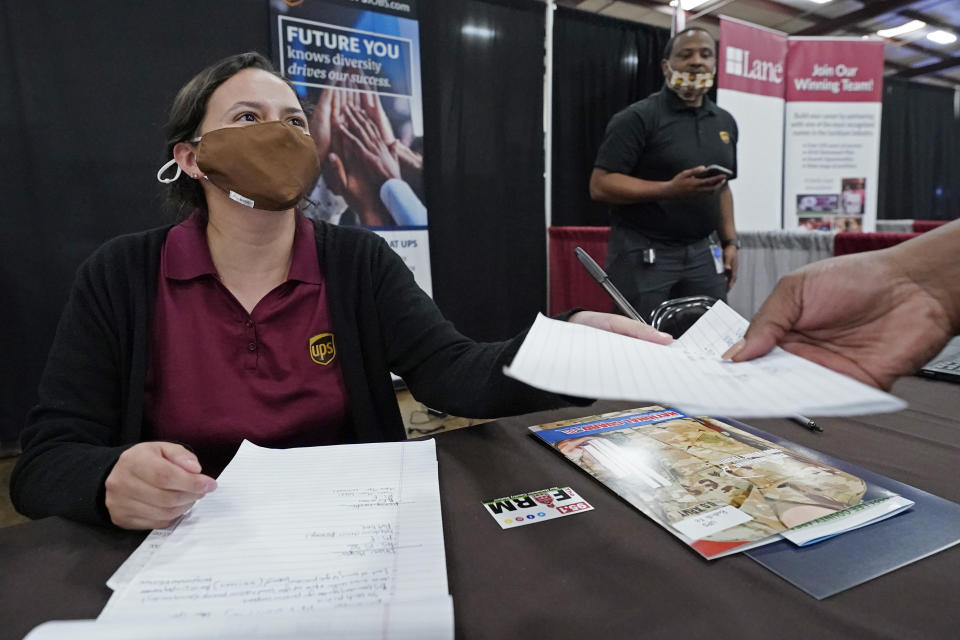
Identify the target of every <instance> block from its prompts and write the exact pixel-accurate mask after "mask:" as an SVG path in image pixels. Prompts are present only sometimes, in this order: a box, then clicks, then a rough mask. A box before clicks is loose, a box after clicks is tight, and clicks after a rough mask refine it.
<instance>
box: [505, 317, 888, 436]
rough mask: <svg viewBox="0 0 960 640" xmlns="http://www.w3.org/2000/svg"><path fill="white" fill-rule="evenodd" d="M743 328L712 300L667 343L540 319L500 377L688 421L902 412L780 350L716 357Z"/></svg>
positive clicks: (878, 395)
mask: <svg viewBox="0 0 960 640" xmlns="http://www.w3.org/2000/svg"><path fill="white" fill-rule="evenodd" d="M748 324H749V323H748V322H747V321H746V320H745V319H744V318H742V317H741V316H740V315H739V314H737V313H736V312H735V311H734V310H733V309H731V308H730V307H728V306H727V305H725V304H724V303H723V302H719V301H718V302H717V303H716V304H715V305H714V306H713V307H712V308H711V309H710V310H709V311H708V312H707V313H705V314H704V315H703V316H701V318H700V319H699V320H698V321H697V322H696V324H694V326H693V327H691V328H690V329H689V330H688V331H687V333H685V334H684V336H683V337H682V338H681V339H680V340H678V341H676V342H674V343H673V344H671V345H669V346H663V345H657V344H653V343H650V342H644V341H642V340H636V339H634V338H628V337H626V336H621V335H616V334H613V333H610V332H608V331H601V330H599V329H594V328H592V327H585V326H583V325H578V324H572V323H569V322H560V321H558V320H551V319H549V318H546V317H544V316H542V315H541V316H538V317H537V319H536V321H535V322H534V324H533V327H532V328H531V329H530V331H529V332H528V333H527V337H526V338H525V340H524V342H523V344H522V345H521V346H520V349H519V351H518V352H517V355H516V357H515V358H514V359H513V362H512V363H511V364H510V366H509V367H505V368H504V372H505V373H506V374H507V375H508V376H511V377H513V378H516V379H517V380H520V381H521V382H525V383H527V384H529V385H530V386H532V387H537V388H539V389H544V390H546V391H553V392H554V393H563V394H567V395H572V396H580V397H586V398H598V399H601V398H602V399H607V400H629V401H644V402H655V403H658V404H663V405H667V406H671V407H675V408H677V409H680V410H681V411H684V412H685V413H688V414H691V415H718V416H731V417H755V418H763V417H780V416H791V415H795V414H803V415H806V416H841V415H860V414H865V413H883V412H886V411H899V410H900V409H903V408H905V407H906V406H907V405H906V403H905V402H904V401H903V400H900V399H899V398H896V397H895V396H892V395H890V394H888V393H884V392H883V391H880V390H878V389H875V388H873V387H870V386H867V385H865V384H862V383H860V382H857V381H856V380H854V379H852V378H848V377H847V376H844V375H842V374H839V373H836V372H835V371H832V370H830V369H827V368H825V367H821V366H820V365H818V364H815V363H813V362H810V361H809V360H804V359H803V358H800V357H798V356H795V355H793V354H791V353H788V352H786V351H784V350H783V349H780V348H779V347H777V348H774V349H773V351H771V352H770V353H768V354H767V355H765V356H763V357H761V358H757V359H756V360H752V361H750V362H741V363H732V362H724V361H723V360H721V359H720V355H721V354H723V353H724V352H725V351H726V350H727V348H729V347H730V346H731V345H732V344H733V343H735V342H736V341H737V340H739V339H740V338H741V337H742V336H743V334H744V332H745V331H746V329H747V326H748Z"/></svg>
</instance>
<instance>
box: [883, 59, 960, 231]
mask: <svg viewBox="0 0 960 640" xmlns="http://www.w3.org/2000/svg"><path fill="white" fill-rule="evenodd" d="M957 100H958V98H957V94H956V92H955V91H954V90H953V89H949V88H946V87H936V86H931V85H924V84H919V83H916V82H907V81H904V80H895V79H891V78H885V79H884V81H883V112H882V115H881V119H880V120H881V124H880V178H879V180H880V182H879V194H878V198H879V202H878V209H877V217H878V218H880V219H882V220H896V219H900V218H914V219H917V220H953V219H954V218H957V217H960V113H958V107H957Z"/></svg>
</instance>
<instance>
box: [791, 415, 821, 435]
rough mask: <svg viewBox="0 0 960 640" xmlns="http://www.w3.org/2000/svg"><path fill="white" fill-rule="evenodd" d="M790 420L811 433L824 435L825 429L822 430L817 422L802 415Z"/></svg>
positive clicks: (794, 416)
mask: <svg viewBox="0 0 960 640" xmlns="http://www.w3.org/2000/svg"><path fill="white" fill-rule="evenodd" d="M790 419H791V420H793V421H794V422H796V423H797V424H799V425H800V426H801V427H806V428H807V429H809V430H810V431H819V432H821V433H823V429H821V428H820V426H819V425H818V424H817V423H816V422H814V421H813V420H811V419H810V418H808V417H806V416H802V415H800V414H799V413H798V414H796V415H792V416H790Z"/></svg>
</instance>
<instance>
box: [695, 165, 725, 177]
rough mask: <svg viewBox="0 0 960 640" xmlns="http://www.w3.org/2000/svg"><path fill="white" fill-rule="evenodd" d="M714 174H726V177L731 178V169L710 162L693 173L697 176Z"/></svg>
mask: <svg viewBox="0 0 960 640" xmlns="http://www.w3.org/2000/svg"><path fill="white" fill-rule="evenodd" d="M715 176H726V177H727V178H732V177H733V171H730V169H727V168H726V167H721V166H720V165H718V164H711V165H710V166H708V167H706V168H705V169H704V170H703V171H701V172H700V173H697V174H695V177H697V178H713V177H715Z"/></svg>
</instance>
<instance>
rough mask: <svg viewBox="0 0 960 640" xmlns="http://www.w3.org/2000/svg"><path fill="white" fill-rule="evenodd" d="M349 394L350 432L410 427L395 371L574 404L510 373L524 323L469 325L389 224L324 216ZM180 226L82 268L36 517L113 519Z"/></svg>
mask: <svg viewBox="0 0 960 640" xmlns="http://www.w3.org/2000/svg"><path fill="white" fill-rule="evenodd" d="M314 227H315V235H316V240H317V254H318V256H319V261H320V267H321V270H322V272H323V274H324V277H325V280H326V283H327V286H328V293H327V295H328V303H329V305H330V315H331V322H332V325H333V332H334V335H335V336H336V341H337V352H338V356H339V358H340V366H341V368H342V371H343V377H344V382H345V385H346V391H347V400H348V404H349V414H348V415H349V428H348V429H347V433H348V434H349V436H348V438H349V441H353V442H383V441H396V440H403V439H404V438H405V432H404V428H403V422H402V420H401V418H400V412H399V410H398V408H397V401H396V395H395V392H394V389H393V384H392V381H391V378H390V374H389V372H390V371H391V370H392V371H393V372H395V373H396V374H397V375H399V376H401V377H402V378H403V379H404V381H405V382H406V383H407V385H408V386H409V388H410V390H411V392H412V393H413V395H414V396H415V397H416V398H417V400H419V401H420V402H423V403H425V404H427V405H428V406H430V407H433V408H436V409H441V410H443V411H447V412H449V413H452V414H454V415H461V416H470V417H494V416H501V415H514V414H519V413H526V412H529V411H534V410H538V409H546V408H551V407H554V406H559V405H562V404H565V403H566V402H565V400H564V399H562V398H560V397H559V396H556V395H553V394H549V393H545V392H540V391H537V390H535V389H531V388H530V387H528V386H526V385H523V384H521V383H518V382H516V381H514V380H511V379H509V378H506V377H505V376H504V375H503V373H502V368H503V366H504V365H505V364H508V363H509V362H510V360H511V359H512V358H513V355H514V354H515V353H516V351H517V349H518V348H519V346H520V343H521V342H522V339H523V334H521V335H519V336H517V337H515V338H513V339H511V340H508V341H506V342H499V343H477V342H473V341H472V340H470V339H468V338H466V337H464V336H463V335H462V334H460V333H459V332H458V331H457V330H456V329H455V328H454V327H453V325H452V324H451V323H450V322H448V321H447V320H445V319H444V318H443V316H442V315H441V314H440V311H439V310H438V309H437V307H436V305H435V304H434V303H433V301H432V300H431V299H430V297H429V296H427V295H426V294H425V293H424V292H423V290H421V289H420V287H419V286H418V285H417V284H416V282H415V281H414V279H413V274H411V273H410V270H409V269H407V267H406V265H404V264H403V261H402V260H401V259H400V258H399V257H398V256H397V255H396V253H394V252H393V251H392V250H391V249H390V248H389V247H388V246H387V244H386V242H384V241H383V240H382V239H381V238H380V237H379V236H377V235H376V234H373V233H371V232H369V231H365V230H363V229H356V228H349V227H338V226H334V225H329V224H325V223H319V222H318V223H315V224H314ZM169 229H170V227H169V226H166V227H162V228H158V229H153V230H150V231H145V232H142V233H136V234H132V235H126V236H121V237H119V238H115V239H113V240H111V241H109V242H107V243H106V244H104V245H103V246H102V247H100V248H99V249H98V250H97V251H96V252H94V254H93V255H92V256H90V257H89V258H88V259H87V260H86V261H85V262H84V263H83V264H82V265H81V266H80V268H79V270H78V272H77V276H76V280H75V281H74V284H73V289H72V291H71V292H70V297H69V300H68V301H67V305H66V308H65V309H64V312H63V315H62V316H61V318H60V323H59V325H58V327H57V333H56V337H55V338H54V342H53V346H52V347H51V350H50V355H49V357H48V359H47V364H46V368H45V369H44V372H43V377H42V379H41V382H40V388H39V404H38V405H37V406H36V407H34V409H33V410H32V411H31V412H30V415H29V416H28V418H27V426H26V427H25V429H24V431H23V433H22V435H21V439H22V446H23V454H22V455H21V456H20V459H19V460H18V461H17V465H16V467H15V468H14V471H13V475H12V477H11V483H10V496H11V498H12V500H13V504H14V506H15V507H16V508H17V510H18V511H20V512H21V513H23V514H25V515H27V516H30V517H32V518H39V517H44V516H49V515H59V516H64V517H67V518H71V519H74V520H80V521H84V522H91V523H109V522H110V520H109V515H108V514H107V512H106V507H105V506H104V491H105V489H104V481H105V480H106V477H107V475H108V474H109V473H110V471H111V469H112V468H113V465H114V463H115V462H116V461H117V458H118V457H119V456H120V454H121V453H122V452H123V451H124V450H125V449H126V448H128V447H130V446H132V445H133V444H136V443H138V442H140V441H141V440H142V424H143V420H142V418H143V416H142V410H143V394H144V379H145V376H146V372H147V366H148V357H149V353H150V348H149V347H150V342H151V335H152V333H151V323H152V318H153V313H154V306H155V300H156V295H157V277H158V271H159V268H160V251H161V248H162V246H163V243H164V241H165V239H166V236H167V232H168V231H169Z"/></svg>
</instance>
